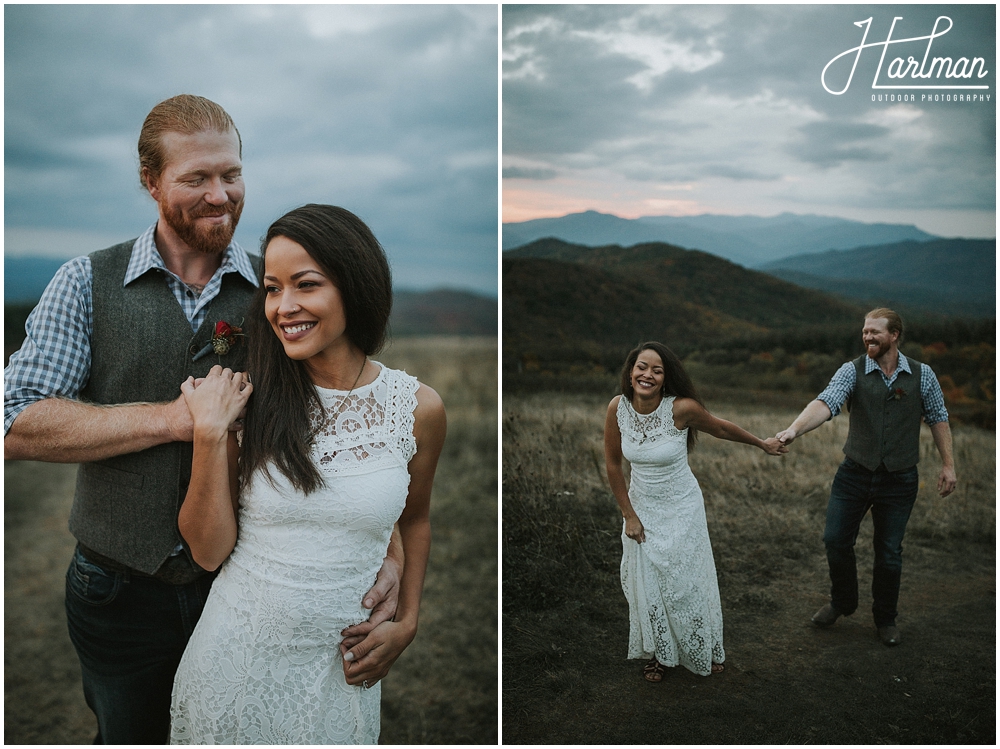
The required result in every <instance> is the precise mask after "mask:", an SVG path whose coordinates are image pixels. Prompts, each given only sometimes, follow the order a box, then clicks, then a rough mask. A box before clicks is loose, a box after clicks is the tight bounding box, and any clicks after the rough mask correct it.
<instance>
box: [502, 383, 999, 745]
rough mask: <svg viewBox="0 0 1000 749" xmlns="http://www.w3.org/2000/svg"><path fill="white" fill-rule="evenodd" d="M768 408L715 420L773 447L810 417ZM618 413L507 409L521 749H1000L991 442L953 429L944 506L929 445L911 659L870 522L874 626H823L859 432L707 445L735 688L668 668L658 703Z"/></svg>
mask: <svg viewBox="0 0 1000 749" xmlns="http://www.w3.org/2000/svg"><path fill="white" fill-rule="evenodd" d="M761 396H762V397H759V398H758V397H757V396H756V394H753V393H750V394H746V395H744V397H743V398H742V400H741V401H737V400H735V399H727V400H709V402H708V403H707V405H708V407H709V409H710V410H711V411H712V412H713V413H715V414H716V415H718V416H721V417H723V418H726V419H730V420H732V421H734V422H735V423H737V424H739V425H740V426H742V427H744V428H746V429H748V430H749V431H751V432H753V433H754V434H757V435H758V436H770V435H773V434H775V433H776V432H777V431H779V430H781V429H783V428H785V427H786V426H787V425H788V424H790V423H791V421H792V420H793V419H794V417H795V416H796V415H797V413H798V411H799V410H800V409H801V407H802V406H803V405H805V402H807V400H808V398H806V399H805V400H803V401H802V402H801V403H796V402H794V401H791V402H788V401H785V402H780V401H779V400H778V399H777V398H775V397H774V394H771V393H768V394H766V395H765V394H761ZM608 400H609V398H608V397H606V396H600V395H572V394H560V393H534V394H530V395H505V397H504V403H503V412H502V420H503V566H504V571H503V611H504V629H503V657H504V669H503V695H504V696H503V715H504V741H505V742H509V743H573V742H574V741H581V742H583V743H651V742H663V743H834V744H840V743H940V742H944V743H954V742H958V743H963V742H967V743H982V742H985V743H992V742H993V739H994V738H995V725H994V718H995V674H994V669H993V666H994V657H993V652H994V642H995V640H994V637H995V629H994V618H995V616H994V606H995V598H994V596H995V590H994V575H993V564H994V544H995V490H996V484H995V447H996V442H995V434H994V433H993V432H987V431H984V430H980V429H977V428H974V427H956V428H955V430H954V441H955V460H956V465H957V471H958V477H959V487H958V489H957V491H956V492H955V493H954V494H953V495H952V496H950V497H948V498H944V499H942V498H940V497H939V496H938V495H937V491H936V482H937V475H938V471H939V470H940V461H939V458H938V455H937V451H936V450H935V449H934V445H933V441H932V439H931V435H930V430H929V429H927V428H926V427H923V428H922V434H921V463H920V468H921V483H920V490H919V495H918V498H917V502H916V505H915V507H914V511H913V515H912V516H911V519H910V522H909V525H908V528H907V534H906V539H905V540H904V570H903V588H902V593H901V598H900V619H899V624H900V627H901V629H902V631H903V635H904V643H903V645H901V646H900V647H898V648H895V649H889V648H885V647H883V646H882V645H881V644H880V643H878V641H877V639H875V637H874V627H873V625H872V623H871V615H870V612H869V609H870V598H869V594H868V585H869V581H870V579H871V556H872V553H871V520H870V518H866V520H865V521H864V523H863V524H862V530H861V535H860V537H859V539H858V544H857V550H858V566H859V586H860V591H861V601H862V603H861V606H860V607H859V610H858V612H857V613H856V614H855V615H854V616H852V617H849V618H846V619H842V620H841V622H838V624H837V625H836V627H834V628H831V629H830V630H819V629H818V628H815V627H813V626H812V625H810V624H809V621H808V620H809V616H810V615H811V614H812V613H813V612H814V611H815V610H816V609H818V608H819V607H820V606H821V605H822V604H823V603H824V602H826V600H827V595H828V590H829V580H828V577H827V567H826V558H825V552H824V549H823V544H822V531H823V525H824V519H825V508H826V502H827V499H828V497H829V489H830V483H831V480H832V478H833V475H834V473H835V472H836V469H837V466H838V465H839V463H840V461H841V460H842V458H843V455H842V452H841V448H842V446H843V444H844V440H845V438H846V433H847V425H848V422H847V419H846V417H839V418H837V419H834V420H833V421H832V422H830V423H827V424H825V425H823V426H822V427H820V428H819V429H818V430H816V431H814V432H811V433H809V434H807V435H806V436H804V437H802V438H800V439H799V440H797V441H796V442H795V443H794V444H793V445H792V446H791V452H790V453H789V454H788V455H786V456H783V457H781V458H774V457H770V456H767V455H765V454H764V453H763V452H762V451H760V450H757V449H756V448H751V447H749V446H746V445H739V444H735V443H731V442H725V441H721V440H716V439H714V438H712V437H709V436H705V435H702V436H701V438H700V439H699V442H698V445H697V447H696V448H695V450H694V451H693V452H692V453H691V455H690V463H691V467H692V470H693V471H694V474H695V476H696V477H697V478H698V480H699V483H700V485H701V487H702V490H703V493H704V496H705V504H706V511H707V515H708V525H709V532H710V535H711V538H712V545H713V550H714V554H715V560H716V567H717V570H718V575H719V584H720V592H721V595H722V606H723V615H724V618H725V628H726V630H725V632H726V634H725V638H726V639H725V645H726V650H727V671H726V673H725V674H723V675H721V677H717V676H712V677H708V678H703V677H697V676H694V675H692V674H689V673H687V672H684V671H683V669H679V668H678V669H670V670H669V671H668V676H667V677H666V678H665V679H664V682H663V683H662V684H660V685H655V686H654V685H650V684H646V683H644V682H643V681H642V679H641V676H640V671H641V663H639V662H638V661H626V660H625V651H626V644H627V637H628V612H627V608H626V604H625V599H624V596H623V594H622V591H621V586H620V582H619V563H620V560H621V540H620V536H621V515H620V512H619V510H618V508H617V505H616V503H615V500H614V497H613V496H612V494H611V492H610V490H609V488H608V485H607V479H606V473H605V469H604V457H603V427H604V417H605V412H606V409H607V405H608ZM963 607H964V608H963ZM906 638H909V639H908V641H907V639H906ZM970 648H974V650H971V651H970ZM921 659H922V660H921ZM942 669H943V670H942ZM954 672H957V673H954ZM949 674H951V675H953V676H954V678H951V676H949ZM946 677H947V678H946ZM893 679H894V680H895V681H893ZM942 679H944V681H942ZM907 685H908V686H907ZM900 686H902V687H905V690H904V689H897V687H900ZM664 692H666V694H664ZM897 692H898V695H897V694H896V693H897ZM897 697H898V699H897ZM897 702H898V704H897ZM848 706H851V707H848ZM557 716H558V717H557Z"/></svg>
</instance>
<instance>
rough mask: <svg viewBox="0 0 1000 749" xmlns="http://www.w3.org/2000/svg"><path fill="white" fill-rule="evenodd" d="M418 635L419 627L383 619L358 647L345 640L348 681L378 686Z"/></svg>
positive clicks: (345, 663) (344, 651)
mask: <svg viewBox="0 0 1000 749" xmlns="http://www.w3.org/2000/svg"><path fill="white" fill-rule="evenodd" d="M416 634H417V632H416V628H415V627H410V626H407V625H406V624H404V623H402V622H382V623H381V624H379V625H378V626H377V627H375V629H373V630H372V631H371V632H370V633H369V634H368V636H367V637H366V638H365V639H364V640H362V641H361V642H359V643H358V644H357V645H355V646H354V647H352V648H350V649H348V648H346V647H345V646H344V644H343V643H341V645H340V654H341V655H342V656H343V659H344V678H345V679H346V680H347V683H348V684H352V685H354V686H356V687H360V686H365V683H366V682H367V685H368V686H369V687H372V686H374V685H375V683H376V682H378V681H379V679H383V678H385V676H386V674H388V673H389V669H390V668H392V664H393V663H395V662H396V659H397V658H399V656H400V654H401V653H402V652H403V651H404V650H406V646H407V645H409V644H410V643H411V642H412V641H413V638H414V636H415V635H416ZM348 659H350V660H348Z"/></svg>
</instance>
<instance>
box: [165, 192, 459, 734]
mask: <svg viewBox="0 0 1000 749" xmlns="http://www.w3.org/2000/svg"><path fill="white" fill-rule="evenodd" d="M263 245H264V250H263V261H264V262H263V269H262V275H261V283H260V287H259V289H258V291H257V293H256V294H255V297H254V302H253V303H252V305H251V308H250V311H249V322H248V326H247V338H248V346H249V348H250V351H249V358H248V369H249V371H250V374H251V376H252V378H253V384H252V385H249V384H247V383H246V382H245V381H244V376H243V374H242V373H233V372H231V371H230V370H228V369H226V370H222V368H221V367H216V368H214V369H213V370H212V372H210V373H209V376H208V377H207V378H205V380H204V381H203V382H200V383H196V382H195V381H194V380H193V379H192V380H190V381H189V382H187V383H185V385H184V387H183V391H184V396H185V399H186V400H187V402H188V406H189V408H190V410H191V412H192V415H193V419H194V422H195V428H194V434H195V438H194V458H193V461H192V476H191V488H190V489H189V490H188V493H187V496H186V498H185V500H184V505H183V506H182V508H181V520H180V522H181V530H182V533H183V534H184V536H185V539H186V540H187V541H188V543H189V544H190V547H191V551H192V554H194V556H195V557H196V558H197V559H199V561H201V560H202V559H204V560H207V561H206V562H202V563H203V564H205V565H206V566H213V565H217V564H218V561H216V560H223V559H225V563H224V564H223V566H222V568H221V570H220V573H219V577H218V578H217V579H216V581H215V583H214V585H213V587H212V593H211V594H210V595H209V598H208V600H207V602H206V604H205V612H204V614H203V615H202V617H201V619H200V620H199V622H198V626H197V628H196V629H195V631H194V634H193V635H192V637H191V641H190V643H189V644H188V647H187V650H185V652H184V657H183V658H182V660H181V663H180V666H179V667H178V670H177V677H176V679H175V682H174V693H173V705H172V709H171V740H172V741H173V742H174V743H236V744H242V743H268V744H358V743H376V742H377V741H378V737H379V732H380V714H379V709H380V700H381V684H380V682H381V679H382V678H383V677H384V676H385V675H386V674H387V673H388V671H389V669H390V667H391V666H392V664H393V663H394V662H395V660H396V658H398V656H399V655H400V653H402V651H403V650H404V649H405V648H406V647H407V646H408V645H409V644H410V642H411V641H412V640H413V638H414V636H415V635H416V631H417V616H418V612H419V608H420V598H421V594H422V591H423V580H424V572H425V569H426V565H427V558H428V554H429V551H430V520H429V510H430V495H431V488H432V485H433V481H434V473H435V470H436V468H437V461H438V457H439V455H440V453H441V448H442V446H443V443H444V437H445V413H444V407H443V405H442V403H441V399H440V398H439V397H438V395H437V393H436V392H435V391H434V390H432V389H430V388H429V387H427V386H426V385H423V384H421V383H419V382H418V381H417V380H416V379H415V378H414V377H411V376H409V375H407V374H406V373H405V372H401V371H397V370H391V369H389V368H387V367H385V366H383V365H382V364H379V363H378V362H375V361H372V360H370V359H369V356H370V355H372V354H375V353H376V352H377V351H378V350H379V349H381V347H382V342H383V341H384V339H385V329H386V324H387V322H388V318H389V310H390V308H391V303H392V296H391V284H390V276H389V265H388V262H387V261H386V258H385V253H384V252H383V251H382V247H381V246H380V245H379V243H378V241H377V240H376V239H375V237H374V236H373V235H372V233H371V232H370V231H369V230H368V227H367V226H365V225H364V223H363V222H362V221H361V220H360V219H358V217H357V216H355V215H354V214H352V213H350V212H349V211H346V210H344V209H343V208H337V207H334V206H326V205H307V206H303V207H302V208H298V209H296V210H294V211H292V212H291V213H289V214H287V215H285V216H283V217H282V218H280V219H278V220H277V221H276V222H274V224H272V225H271V228H270V229H269V230H268V232H267V235H266V236H265V238H264V241H263ZM251 390H252V395H251V396H250V398H249V401H248V398H247V394H248V392H250V391H251ZM244 405H245V406H246V420H245V427H244V433H243V438H242V444H239V442H238V440H237V439H236V437H235V436H228V438H227V434H226V427H227V425H228V424H229V423H231V422H232V421H233V419H235V418H237V417H238V415H239V413H240V410H241V409H242V408H243V407H244ZM227 442H228V445H227V444H226V443H227ZM237 458H239V460H238V459H237ZM237 525H238V530H239V534H238V540H237V533H236V530H237ZM397 534H398V537H399V539H400V541H401V544H402V552H403V555H404V558H405V565H404V566H403V568H402V575H401V577H400V579H399V580H398V588H399V589H398V606H397V605H396V602H395V600H394V599H395V595H394V593H393V591H392V588H393V587H394V586H392V584H391V581H392V579H393V575H394V574H395V575H398V571H397V572H395V573H394V568H395V567H396V566H397V565H398V563H397V562H396V561H395V560H397V559H398V557H399V553H398V549H397V550H396V551H395V552H394V551H393V548H392V545H391V541H392V540H393V539H394V538H395V537H396V535H397ZM230 552H231V554H230ZM227 557H228V558H227ZM386 580H388V581H389V582H385V581H386ZM383 583H385V584H384V587H385V588H387V589H388V592H387V593H386V602H385V604H384V605H382V604H379V605H377V606H376V602H377V598H376V596H375V593H376V591H377V589H380V587H381V586H383ZM373 584H374V587H373ZM365 591H369V592H368V593H366V592H365ZM380 595H381V593H380ZM372 609H374V610H372Z"/></svg>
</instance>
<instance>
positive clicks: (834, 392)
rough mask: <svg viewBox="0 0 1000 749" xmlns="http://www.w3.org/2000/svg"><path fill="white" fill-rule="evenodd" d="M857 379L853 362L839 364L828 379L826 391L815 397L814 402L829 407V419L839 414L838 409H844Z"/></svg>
mask: <svg viewBox="0 0 1000 749" xmlns="http://www.w3.org/2000/svg"><path fill="white" fill-rule="evenodd" d="M857 379H858V373H857V371H856V370H855V369H854V362H847V363H845V364H841V365H840V369H838V370H837V371H836V372H835V373H834V375H833V377H832V378H830V384H829V385H827V386H826V390H824V391H823V392H822V393H820V394H819V395H817V396H816V400H821V401H823V402H824V403H825V404H826V405H827V406H829V408H830V418H833V417H834V416H837V415H838V414H839V413H840V409H841V408H843V407H844V403H846V402H847V399H848V398H850V397H851V393H853V392H854V386H855V384H857Z"/></svg>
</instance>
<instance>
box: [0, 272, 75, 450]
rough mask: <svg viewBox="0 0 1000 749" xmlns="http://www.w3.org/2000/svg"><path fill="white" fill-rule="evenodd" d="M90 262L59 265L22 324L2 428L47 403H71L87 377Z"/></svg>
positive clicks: (8, 380) (6, 384) (6, 429)
mask: <svg viewBox="0 0 1000 749" xmlns="http://www.w3.org/2000/svg"><path fill="white" fill-rule="evenodd" d="M91 291H92V285H91V267H90V258H88V257H78V258H75V259H73V260H70V261H69V262H68V263H66V264H64V265H63V266H62V267H61V268H60V269H59V270H58V271H57V272H56V275H55V277H53V279H52V280H51V281H50V282H49V285H48V286H47V287H46V288H45V291H44V292H43V293H42V298H41V299H40V300H39V301H38V304H37V305H36V306H35V309H34V310H33V311H32V312H31V314H30V315H29V316H28V320H27V322H26V323H25V326H24V327H25V331H26V333H27V336H26V338H25V339H24V343H23V344H22V346H21V348H20V350H19V351H17V352H15V353H14V354H13V355H12V356H11V357H10V362H9V363H8V364H7V368H6V369H5V370H4V400H3V429H4V435H6V434H7V432H9V431H10V427H11V425H12V424H13V423H14V419H16V418H17V416H18V415H19V414H20V413H21V412H22V411H23V410H24V409H25V408H27V407H28V406H30V405H31V404H32V403H35V402H36V401H40V400H44V399H46V398H54V397H65V398H76V397H77V395H78V394H79V393H80V391H81V390H82V389H83V387H84V386H85V385H86V384H87V381H88V379H89V378H90V336H91V332H92V330H93V322H94V318H93V307H92V293H91Z"/></svg>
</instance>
